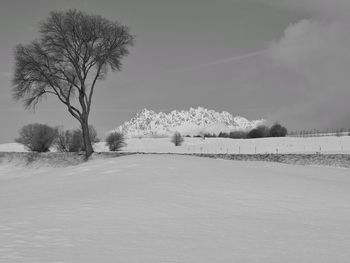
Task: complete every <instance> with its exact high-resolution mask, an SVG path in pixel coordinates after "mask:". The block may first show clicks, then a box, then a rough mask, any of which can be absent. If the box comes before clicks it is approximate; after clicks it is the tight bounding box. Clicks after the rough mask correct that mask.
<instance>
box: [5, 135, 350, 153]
mask: <svg viewBox="0 0 350 263" xmlns="http://www.w3.org/2000/svg"><path fill="white" fill-rule="evenodd" d="M126 142H127V147H125V148H124V151H127V152H162V153H167V152H171V153H174V152H175V153H231V154H232V153H235V154H238V153H241V154H254V153H258V154H259V153H260V154H264V153H316V152H319V153H350V136H344V137H336V136H328V137H307V138H295V137H284V138H262V139H228V138H206V139H205V140H203V139H201V138H187V137H185V141H184V143H183V145H182V146H178V147H175V146H174V144H172V143H171V142H170V138H156V139H154V138H142V139H137V138H133V139H128V140H127V141H126ZM0 149H1V148H0ZM96 150H97V151H107V150H108V148H107V147H106V146H105V144H104V143H103V142H102V143H99V144H97V145H96Z"/></svg>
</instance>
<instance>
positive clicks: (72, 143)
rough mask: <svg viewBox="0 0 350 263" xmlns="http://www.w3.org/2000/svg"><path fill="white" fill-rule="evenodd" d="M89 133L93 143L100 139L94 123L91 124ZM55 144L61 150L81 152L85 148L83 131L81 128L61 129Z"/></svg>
mask: <svg viewBox="0 0 350 263" xmlns="http://www.w3.org/2000/svg"><path fill="white" fill-rule="evenodd" d="M89 134H90V140H91V142H92V143H96V142H99V141H100V140H99V139H98V137H97V132H96V130H95V128H94V127H93V126H92V125H90V126H89ZM55 144H56V147H57V150H58V151H60V152H80V151H84V150H85V147H84V141H83V132H82V130H81V129H75V130H67V131H63V130H61V131H59V132H58V136H57V140H56V143H55Z"/></svg>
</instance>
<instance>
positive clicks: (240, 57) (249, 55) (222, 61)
mask: <svg viewBox="0 0 350 263" xmlns="http://www.w3.org/2000/svg"><path fill="white" fill-rule="evenodd" d="M267 51H268V50H267V49H262V50H259V51H256V52H251V53H246V54H242V55H238V56H233V57H229V58H224V59H218V60H215V61H211V62H208V63H203V64H198V65H194V66H190V67H183V68H179V69H175V70H171V72H186V71H191V70H196V69H201V68H206V67H211V66H217V65H221V64H225V63H230V62H234V61H239V60H243V59H247V58H252V57H256V56H259V55H262V54H264V53H266V52H267Z"/></svg>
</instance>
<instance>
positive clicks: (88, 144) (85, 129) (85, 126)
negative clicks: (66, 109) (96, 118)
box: [81, 118, 94, 159]
mask: <svg viewBox="0 0 350 263" xmlns="http://www.w3.org/2000/svg"><path fill="white" fill-rule="evenodd" d="M81 130H82V132H83V143H84V146H85V158H86V159H88V158H89V157H90V156H91V154H92V153H93V152H94V149H93V148H92V143H91V139H90V131H89V124H88V120H87V118H84V119H83V121H82V123H81Z"/></svg>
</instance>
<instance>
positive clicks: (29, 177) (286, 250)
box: [0, 155, 350, 263]
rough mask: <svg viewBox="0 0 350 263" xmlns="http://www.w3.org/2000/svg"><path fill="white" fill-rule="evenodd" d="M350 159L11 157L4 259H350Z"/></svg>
mask: <svg viewBox="0 0 350 263" xmlns="http://www.w3.org/2000/svg"><path fill="white" fill-rule="evenodd" d="M349 222H350V177H349V173H348V170H346V169H337V168H319V167H310V166H290V165H282V164H276V163H264V162H236V161H226V160H217V159H207V158H198V157H190V156H175V155H131V156H124V157H119V158H110V159H98V160H97V159H96V160H92V161H90V162H88V163H84V164H81V165H77V166H71V167H66V168H50V167H42V168H36V169H28V168H27V167H21V166H17V167H14V166H12V165H11V164H2V165H0V262H4V263H9V262H29V263H30V262H85V263H88V262H94V263H95V262H101V263H103V262H143V263H147V262H149V263H157V262H161V263H164V262H201V263H206V262H208V263H212V262H224V263H227V262H262V263H264V262H266V263H271V262H298V263H302V262H305V263H306V262H307V263H309V262H344V263H345V262H348V259H349V257H350V250H349V246H350V224H349Z"/></svg>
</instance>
